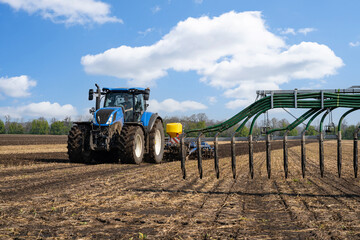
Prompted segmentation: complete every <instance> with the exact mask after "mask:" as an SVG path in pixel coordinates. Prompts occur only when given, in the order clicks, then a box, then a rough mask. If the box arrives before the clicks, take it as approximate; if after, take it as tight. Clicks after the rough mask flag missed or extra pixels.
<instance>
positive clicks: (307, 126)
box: [305, 108, 326, 131]
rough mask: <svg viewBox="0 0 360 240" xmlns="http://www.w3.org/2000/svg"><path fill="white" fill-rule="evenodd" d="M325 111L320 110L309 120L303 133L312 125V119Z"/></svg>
mask: <svg viewBox="0 0 360 240" xmlns="http://www.w3.org/2000/svg"><path fill="white" fill-rule="evenodd" d="M325 110H326V109H325V108H324V109H320V110H319V111H318V112H317V113H316V114H315V115H314V116H313V117H312V118H310V120H309V122H308V123H307V124H306V127H305V131H307V130H308V129H309V127H310V125H311V123H312V121H314V119H315V118H316V117H317V116H319V115H320V114H321V113H322V112H323V111H325Z"/></svg>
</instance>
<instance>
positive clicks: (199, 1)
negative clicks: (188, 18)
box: [194, 0, 203, 4]
mask: <svg viewBox="0 0 360 240" xmlns="http://www.w3.org/2000/svg"><path fill="white" fill-rule="evenodd" d="M194 2H195V3H196V4H202V2H203V0H194Z"/></svg>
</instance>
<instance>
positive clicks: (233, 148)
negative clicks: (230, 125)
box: [231, 133, 236, 179]
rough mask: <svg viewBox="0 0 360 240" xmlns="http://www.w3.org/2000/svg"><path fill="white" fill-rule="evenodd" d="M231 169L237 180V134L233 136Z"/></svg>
mask: <svg viewBox="0 0 360 240" xmlns="http://www.w3.org/2000/svg"><path fill="white" fill-rule="evenodd" d="M231 169H232V173H233V178H234V179H235V178H236V152H235V133H234V134H233V135H232V136H231Z"/></svg>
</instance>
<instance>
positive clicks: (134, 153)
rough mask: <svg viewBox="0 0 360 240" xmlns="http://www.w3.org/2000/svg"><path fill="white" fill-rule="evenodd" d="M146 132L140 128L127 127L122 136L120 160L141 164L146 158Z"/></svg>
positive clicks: (124, 128)
mask: <svg viewBox="0 0 360 240" xmlns="http://www.w3.org/2000/svg"><path fill="white" fill-rule="evenodd" d="M144 143H145V141H144V132H143V130H142V129H141V127H139V126H131V125H125V126H124V127H123V129H122V131H121V135H120V159H121V161H122V162H124V163H135V164H140V163H141V162H142V161H143V157H144V146H145V144H144Z"/></svg>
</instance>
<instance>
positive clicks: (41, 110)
mask: <svg viewBox="0 0 360 240" xmlns="http://www.w3.org/2000/svg"><path fill="white" fill-rule="evenodd" d="M0 112H1V114H2V115H4V116H5V115H10V116H11V117H13V118H22V117H45V118H53V117H55V118H58V119H63V118H65V117H67V116H72V117H74V116H75V115H76V114H77V111H76V109H75V107H73V106H72V105H70V104H65V105H63V106H61V105H60V104H58V103H50V102H39V103H30V104H28V105H24V106H19V107H0Z"/></svg>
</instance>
